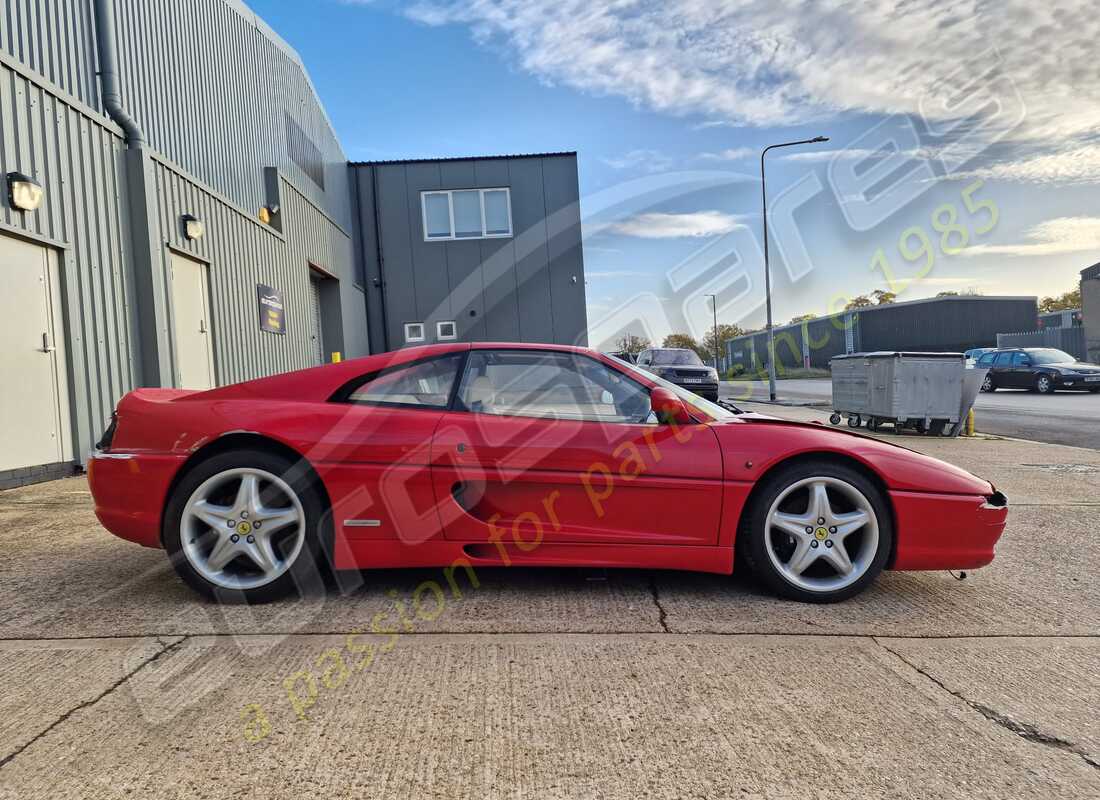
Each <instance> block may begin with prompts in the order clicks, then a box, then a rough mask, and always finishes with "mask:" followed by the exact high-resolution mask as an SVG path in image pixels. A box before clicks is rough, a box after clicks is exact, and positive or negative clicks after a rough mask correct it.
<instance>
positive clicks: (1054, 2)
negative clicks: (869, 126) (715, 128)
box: [405, 0, 1100, 180]
mask: <svg viewBox="0 0 1100 800" xmlns="http://www.w3.org/2000/svg"><path fill="white" fill-rule="evenodd" d="M405 13H406V14H407V15H408V16H409V17H411V18H412V19H414V20H417V21H419V22H421V23H424V24H427V25H450V24H454V25H465V26H467V27H468V28H469V29H470V31H471V32H472V35H473V36H474V38H475V39H476V40H477V41H478V42H480V43H482V44H483V45H485V46H489V47H494V48H499V49H501V50H502V51H503V52H505V53H507V54H508V56H509V57H510V58H511V59H512V60H513V61H514V62H515V64H516V65H517V66H518V68H519V69H521V70H524V71H526V72H528V73H530V74H532V75H535V76H536V77H538V78H539V79H540V80H542V81H544V82H546V83H548V84H559V85H565V86H570V87H573V88H575V89H578V90H581V91H584V92H589V93H592V94H595V95H605V96H615V97H622V98H625V99H627V100H628V101H630V102H632V103H634V104H635V105H636V106H638V107H642V108H647V109H651V110H654V111H657V112H661V113H667V114H673V115H681V116H686V115H691V116H698V117H702V118H704V121H703V122H702V124H706V125H712V124H723V123H728V124H733V125H753V126H771V125H794V124H805V123H808V122H811V121H812V122H815V123H819V122H821V121H822V120H823V119H825V118H827V117H828V115H830V114H835V113H840V112H852V113H859V114H878V115H881V114H904V115H911V116H914V117H919V118H920V119H921V120H922V121H923V122H924V123H925V124H926V126H927V128H928V129H929V131H930V133H931V134H932V135H937V134H942V133H945V132H947V130H948V129H950V128H951V125H952V124H954V123H956V122H957V121H958V120H966V119H972V118H984V119H988V118H990V117H989V115H988V113H987V112H989V110H990V109H995V108H997V107H998V104H1000V105H999V107H1000V108H1001V110H1002V112H1003V113H1002V114H1001V120H1002V122H1000V123H997V124H995V125H994V127H992V128H989V129H986V130H984V131H979V133H978V136H979V138H980V139H981V140H982V141H986V142H988V141H993V140H995V139H996V138H997V137H999V136H1003V135H1005V134H1006V133H1008V132H1009V131H1011V136H1012V138H1013V139H1014V140H1016V141H1029V142H1033V143H1041V144H1042V146H1043V150H1044V153H1051V154H1056V156H1057V157H1055V158H1054V159H1053V160H1052V161H1044V160H1038V159H1037V160H1033V161H1032V162H1031V163H1030V164H1029V165H1028V168H1027V169H1017V170H1016V171H1015V172H1014V173H1012V174H1013V175H1015V176H1017V179H1020V180H1045V179H1047V178H1048V177H1049V176H1051V175H1052V174H1053V175H1054V176H1055V177H1057V176H1058V175H1060V174H1061V173H1062V171H1063V170H1065V169H1066V166H1065V163H1064V161H1065V158H1064V156H1065V155H1066V154H1067V153H1069V152H1071V151H1072V150H1074V149H1075V148H1076V147H1081V146H1084V145H1085V139H1086V138H1087V137H1088V136H1089V135H1091V134H1093V133H1094V132H1095V131H1096V130H1100V59H1097V58H1096V56H1095V43H1096V41H1098V40H1100V14H1096V13H1095V9H1094V8H1093V5H1092V4H1090V3H1085V2H1081V0H1048V2H1045V3H1042V4H1039V3H1035V2H1033V0H1000V2H989V0H958V1H957V2H953V1H951V0H914V2H909V3H897V2H896V0H862V1H861V2H847V3H810V2H806V1H805V0H771V1H770V2H765V1H764V0H728V2H722V3H718V2H713V0H608V1H607V2H603V3H592V2H591V0H558V1H557V2H554V3H547V2H544V0H418V2H414V3H413V4H412V5H411V6H409V7H407V8H406V10H405ZM1017 112H1018V113H1017ZM1021 118H1022V119H1023V123H1022V125H1020V126H1019V127H1016V126H1017V124H1018V123H1020V120H1021ZM949 123H950V124H949ZM958 136H959V130H958V129H956V130H955V131H954V132H953V133H948V138H952V137H954V138H958ZM978 149H980V148H978ZM1089 164H1090V165H1091V167H1092V168H1091V170H1090V171H1089V173H1088V174H1089V176H1090V179H1100V167H1097V166H1096V164H1095V158H1093V159H1091V160H1090V161H1089Z"/></svg>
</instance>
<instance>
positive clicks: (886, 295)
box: [871, 289, 898, 306]
mask: <svg viewBox="0 0 1100 800" xmlns="http://www.w3.org/2000/svg"><path fill="white" fill-rule="evenodd" d="M871 297H872V299H874V301H875V302H876V303H877V304H878V305H880V306H885V305H889V304H890V303H893V302H894V301H895V300H897V299H898V296H897V294H896V293H894V292H888V291H886V290H885V289H875V290H874V291H873V292H871Z"/></svg>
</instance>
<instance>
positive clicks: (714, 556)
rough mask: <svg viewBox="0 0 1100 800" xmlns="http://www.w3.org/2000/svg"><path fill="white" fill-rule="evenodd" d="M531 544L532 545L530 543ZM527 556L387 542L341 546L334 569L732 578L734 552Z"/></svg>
mask: <svg viewBox="0 0 1100 800" xmlns="http://www.w3.org/2000/svg"><path fill="white" fill-rule="evenodd" d="M532 544H533V543H532ZM528 547H529V549H528V550H523V549H521V548H519V547H516V546H515V544H513V543H511V542H504V541H501V542H498V543H492V542H452V541H443V540H433V541H428V542H422V543H420V544H409V545H406V544H402V543H401V542H395V541H387V540H378V539H374V540H345V545H344V546H342V547H340V548H338V550H337V554H336V563H335V567H336V568H337V569H374V568H395V569H401V568H409V567H448V566H451V565H452V564H453V563H454V562H455V561H459V560H461V561H465V562H469V563H470V565H471V566H474V567H479V566H481V567H624V568H633V569H639V568H652V569H681V570H688V571H692V572H713V573H718V574H723V575H728V574H730V573H731V572H733V548H731V547H721V546H716V547H703V546H666V545H623V544H575V543H549V542H546V543H542V544H538V545H535V546H530V545H529V546H528Z"/></svg>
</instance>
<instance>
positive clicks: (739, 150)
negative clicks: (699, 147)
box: [699, 147, 760, 161]
mask: <svg viewBox="0 0 1100 800" xmlns="http://www.w3.org/2000/svg"><path fill="white" fill-rule="evenodd" d="M759 155H760V151H759V150H754V149H753V148H751V147H731V148H729V149H727V150H720V151H719V152H717V153H700V154H699V158H701V159H703V160H704V161H740V160H741V159H743V158H755V157H757V156H759Z"/></svg>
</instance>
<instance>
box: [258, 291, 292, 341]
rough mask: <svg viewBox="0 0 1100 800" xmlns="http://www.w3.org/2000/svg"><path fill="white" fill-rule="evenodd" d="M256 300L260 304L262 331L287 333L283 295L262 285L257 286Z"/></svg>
mask: <svg viewBox="0 0 1100 800" xmlns="http://www.w3.org/2000/svg"><path fill="white" fill-rule="evenodd" d="M256 300H257V301H258V302H259V304H260V330H262V331H268V332H269V333H286V307H285V306H284V305H283V293H282V292H280V291H279V290H278V289H272V288H271V287H270V286H264V285H263V284H262V283H257V284H256Z"/></svg>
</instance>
